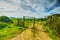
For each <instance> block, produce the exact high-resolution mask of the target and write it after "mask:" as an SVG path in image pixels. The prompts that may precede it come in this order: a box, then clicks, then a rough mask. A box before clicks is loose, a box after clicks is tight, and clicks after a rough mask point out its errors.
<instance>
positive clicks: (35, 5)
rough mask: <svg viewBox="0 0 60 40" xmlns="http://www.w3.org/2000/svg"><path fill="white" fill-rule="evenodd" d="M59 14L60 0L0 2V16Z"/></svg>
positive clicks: (11, 0)
mask: <svg viewBox="0 0 60 40" xmlns="http://www.w3.org/2000/svg"><path fill="white" fill-rule="evenodd" d="M56 13H60V0H0V15H6V16H9V17H23V16H33V17H46V16H49V15H51V14H56Z"/></svg>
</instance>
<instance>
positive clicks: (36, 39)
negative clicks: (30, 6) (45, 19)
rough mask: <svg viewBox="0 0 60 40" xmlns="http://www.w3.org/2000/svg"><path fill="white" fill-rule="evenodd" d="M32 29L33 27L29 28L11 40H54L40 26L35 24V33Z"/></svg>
mask: <svg viewBox="0 0 60 40" xmlns="http://www.w3.org/2000/svg"><path fill="white" fill-rule="evenodd" d="M32 28H33V27H32V26H29V28H27V29H26V30H25V31H23V32H22V33H21V34H19V35H18V36H16V37H14V38H12V39H10V40H52V39H51V38H50V37H49V36H48V34H47V33H46V32H44V30H43V27H42V26H41V25H40V24H35V31H34V32H32Z"/></svg>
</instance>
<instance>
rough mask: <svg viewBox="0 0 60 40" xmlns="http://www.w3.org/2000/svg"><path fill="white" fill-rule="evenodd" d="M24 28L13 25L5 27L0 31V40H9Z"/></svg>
mask: <svg viewBox="0 0 60 40" xmlns="http://www.w3.org/2000/svg"><path fill="white" fill-rule="evenodd" d="M24 29H25V28H24V27H19V26H15V25H14V24H10V25H8V26H6V27H5V28H4V29H2V30H0V40H5V39H6V38H7V37H8V38H10V37H12V36H14V34H16V33H17V32H18V31H19V32H20V31H23V30H24Z"/></svg>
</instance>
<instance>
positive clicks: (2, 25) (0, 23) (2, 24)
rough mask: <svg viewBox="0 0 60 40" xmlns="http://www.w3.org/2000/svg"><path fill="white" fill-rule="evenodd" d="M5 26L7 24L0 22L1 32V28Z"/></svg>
mask: <svg viewBox="0 0 60 40" xmlns="http://www.w3.org/2000/svg"><path fill="white" fill-rule="evenodd" d="M6 26H8V25H7V23H4V22H0V30H2V29H3V28H5V27H6Z"/></svg>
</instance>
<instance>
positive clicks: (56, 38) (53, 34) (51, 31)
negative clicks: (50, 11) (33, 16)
mask: <svg viewBox="0 0 60 40" xmlns="http://www.w3.org/2000/svg"><path fill="white" fill-rule="evenodd" d="M45 23H46V22H44V21H43V22H41V23H40V24H42V25H43V29H44V31H45V32H47V33H48V34H49V36H50V37H51V38H52V40H60V37H59V36H58V35H56V31H55V30H54V29H50V27H49V26H46V25H45Z"/></svg>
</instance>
